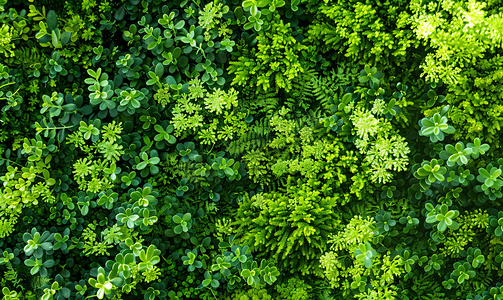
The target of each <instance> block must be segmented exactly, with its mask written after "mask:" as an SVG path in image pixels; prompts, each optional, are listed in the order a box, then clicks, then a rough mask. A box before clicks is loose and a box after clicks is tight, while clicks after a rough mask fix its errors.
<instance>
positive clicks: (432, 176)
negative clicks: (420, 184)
mask: <svg viewBox="0 0 503 300" xmlns="http://www.w3.org/2000/svg"><path fill="white" fill-rule="evenodd" d="M442 162H443V161H442V160H436V159H432V160H431V162H430V163H429V164H428V162H427V161H425V162H423V164H422V166H421V167H420V168H419V169H417V171H416V172H415V173H414V176H415V177H416V178H417V179H425V180H426V183H427V184H432V183H434V182H435V181H437V180H438V181H444V180H445V177H444V174H445V173H447V168H445V167H443V166H441V164H442Z"/></svg>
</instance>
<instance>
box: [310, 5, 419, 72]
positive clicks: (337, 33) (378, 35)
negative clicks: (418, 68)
mask: <svg viewBox="0 0 503 300" xmlns="http://www.w3.org/2000/svg"><path fill="white" fill-rule="evenodd" d="M316 17H317V18H316V21H315V22H313V24H311V25H310V26H309V29H308V30H309V31H308V34H307V36H308V40H309V41H310V42H311V43H313V44H314V45H316V46H318V47H321V51H323V52H329V51H330V50H331V49H337V50H336V53H337V54H343V55H344V56H346V57H348V58H349V59H350V60H352V61H355V62H358V63H363V62H365V63H366V62H372V63H373V64H375V63H383V65H385V66H388V65H389V64H391V63H394V64H397V65H400V64H403V63H404V62H405V61H406V57H407V56H408V54H409V53H410V52H411V50H412V48H413V47H417V46H418V45H419V42H418V40H417V39H416V38H415V36H414V33H413V31H412V30H411V29H410V26H409V25H408V19H409V18H410V17H411V11H410V10H409V8H408V2H405V1H387V2H365V1H352V2H350V3H347V2H345V1H330V2H325V3H324V4H322V5H320V6H319V8H318V9H317V14H316ZM329 53H330V52H329ZM337 54H334V56H336V55H337Z"/></svg>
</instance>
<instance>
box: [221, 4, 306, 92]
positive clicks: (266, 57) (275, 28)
mask: <svg viewBox="0 0 503 300" xmlns="http://www.w3.org/2000/svg"><path fill="white" fill-rule="evenodd" d="M243 5H244V4H243ZM276 17H279V16H278V15H276ZM257 41H258V50H257V51H255V50H251V51H248V50H247V49H243V53H242V55H241V56H240V57H239V58H238V61H231V62H230V67H229V68H228V71H229V73H230V74H236V77H235V78H234V79H233V81H232V84H237V85H240V86H250V87H257V88H262V89H263V90H264V91H268V90H269V89H270V88H274V89H275V91H276V92H277V91H279V90H280V89H284V90H285V91H287V92H288V91H289V90H291V89H292V84H291V81H292V80H294V79H295V78H296V77H298V76H300V74H301V73H303V72H305V71H306V68H305V66H304V65H303V61H302V59H301V56H300V53H301V51H302V50H306V49H307V47H306V46H304V45H302V44H301V43H299V42H297V41H296V40H295V38H294V37H293V36H292V29H291V27H290V24H284V22H283V20H281V19H278V18H277V19H275V20H274V22H273V23H272V25H271V29H270V30H268V31H267V32H260V33H259V36H257ZM250 74H260V75H259V76H257V77H255V76H253V77H250Z"/></svg>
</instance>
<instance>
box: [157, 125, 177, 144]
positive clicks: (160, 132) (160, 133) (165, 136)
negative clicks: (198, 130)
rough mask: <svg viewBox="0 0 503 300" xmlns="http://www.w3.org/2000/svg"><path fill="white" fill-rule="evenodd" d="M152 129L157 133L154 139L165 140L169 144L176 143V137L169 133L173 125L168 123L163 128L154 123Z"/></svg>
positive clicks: (172, 129)
mask: <svg viewBox="0 0 503 300" xmlns="http://www.w3.org/2000/svg"><path fill="white" fill-rule="evenodd" d="M154 129H155V131H157V135H156V136H155V137H154V140H155V141H157V142H160V141H166V142H167V143H169V144H174V143H176V138H175V137H174V136H173V135H171V134H170V133H172V132H173V131H174V127H173V125H169V126H168V127H167V128H166V129H164V128H163V127H162V126H161V125H159V124H156V125H155V126H154Z"/></svg>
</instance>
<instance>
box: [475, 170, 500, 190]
mask: <svg viewBox="0 0 503 300" xmlns="http://www.w3.org/2000/svg"><path fill="white" fill-rule="evenodd" d="M501 172H502V171H501V169H498V168H496V167H493V166H491V165H488V166H487V167H486V168H485V169H484V168H479V175H478V176H477V180H478V181H479V182H482V183H483V188H482V189H483V190H486V189H487V188H490V187H493V186H494V187H495V188H500V187H501V186H502V185H503V181H502V180H501V179H499V176H500V175H501Z"/></svg>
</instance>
